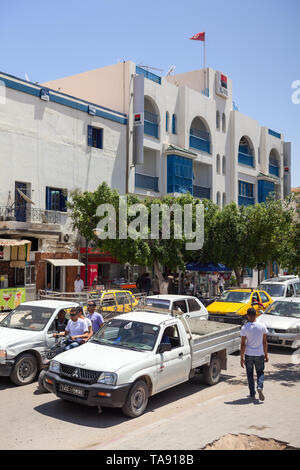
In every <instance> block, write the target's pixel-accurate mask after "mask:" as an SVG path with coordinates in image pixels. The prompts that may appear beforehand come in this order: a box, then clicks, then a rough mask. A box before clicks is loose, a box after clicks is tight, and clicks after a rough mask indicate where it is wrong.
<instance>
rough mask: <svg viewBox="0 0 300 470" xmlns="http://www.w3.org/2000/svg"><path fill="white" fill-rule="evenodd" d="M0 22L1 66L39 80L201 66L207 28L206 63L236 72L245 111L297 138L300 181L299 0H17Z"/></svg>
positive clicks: (295, 175)
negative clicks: (108, 70)
mask: <svg viewBox="0 0 300 470" xmlns="http://www.w3.org/2000/svg"><path fill="white" fill-rule="evenodd" d="M0 22H1V23H0V25H1V27H0V44H1V47H0V70H1V71H3V72H6V73H10V74H12V75H16V76H18V77H21V78H25V73H27V75H28V77H29V79H30V80H31V81H38V82H43V81H46V80H51V79H55V78H59V77H63V76H67V75H72V74H75V73H79V72H83V71H86V70H91V69H95V68H98V67H102V66H105V65H109V64H112V63H116V62H118V61H119V60H132V61H134V62H136V63H142V64H148V65H150V66H153V67H157V68H161V69H163V71H164V73H166V72H167V70H168V67H169V65H171V64H172V65H173V64H174V65H176V72H178V73H180V72H185V71H189V70H194V69H197V68H201V67H202V65H203V52H202V51H203V49H202V48H203V45H202V43H201V42H196V41H189V40H188V38H189V37H190V36H192V35H193V34H195V33H198V32H201V31H205V32H206V39H207V41H206V45H207V65H209V66H210V67H212V68H214V69H217V70H222V71H223V72H225V73H227V74H228V75H229V76H230V78H231V79H232V80H233V87H234V90H233V92H234V100H235V102H236V104H237V105H238V108H239V111H241V112H242V113H244V114H247V115H249V116H251V117H253V118H254V119H257V120H258V122H259V123H260V125H266V126H268V127H270V128H271V129H273V130H275V131H278V132H283V134H284V136H285V140H286V141H291V142H292V155H293V157H292V186H300V104H299V105H295V104H293V103H292V99H291V97H292V92H293V90H292V88H291V86H292V82H293V81H295V80H300V50H299V47H300V46H299V45H300V27H299V24H300V1H299V0H251V1H248V2H243V1H242V0H226V1H224V0H213V1H209V0H205V1H204V0H184V1H182V0H151V1H146V0H127V1H126V0H51V1H50V0H48V1H44V2H41V1H40V0H38V1H37V0H26V1H25V0H14V2H5V4H4V2H3V1H1V3H0ZM158 73H160V72H158ZM162 73H163V72H162Z"/></svg>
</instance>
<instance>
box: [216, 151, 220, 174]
mask: <svg viewBox="0 0 300 470" xmlns="http://www.w3.org/2000/svg"><path fill="white" fill-rule="evenodd" d="M220 164H221V162H220V155H219V154H218V155H217V164H216V167H217V173H218V175H219V174H220Z"/></svg>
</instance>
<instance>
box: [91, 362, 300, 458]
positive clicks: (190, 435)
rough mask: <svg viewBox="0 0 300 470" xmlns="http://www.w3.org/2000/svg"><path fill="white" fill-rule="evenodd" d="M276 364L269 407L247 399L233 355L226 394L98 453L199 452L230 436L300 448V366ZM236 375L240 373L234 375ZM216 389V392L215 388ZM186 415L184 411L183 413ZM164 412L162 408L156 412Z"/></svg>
mask: <svg viewBox="0 0 300 470" xmlns="http://www.w3.org/2000/svg"><path fill="white" fill-rule="evenodd" d="M284 359H285V360H286V362H282V358H281V362H279V363H276V356H274V355H273V356H272V359H271V361H270V362H271V363H268V365H267V368H266V383H265V395H266V399H265V401H264V402H259V401H258V400H257V401H256V402H251V401H250V400H249V399H248V398H246V397H247V395H248V388H247V386H246V384H247V381H246V374H245V372H244V370H242V369H241V368H240V367H239V357H237V356H230V358H229V360H230V369H229V370H230V376H228V377H229V378H228V379H225V381H224V382H223V383H220V384H218V385H217V387H219V386H222V389H224V394H223V395H219V396H217V397H215V398H212V399H208V400H206V401H204V402H201V403H197V404H193V406H190V407H189V408H188V409H185V407H178V413H177V414H174V415H173V416H170V418H167V419H166V418H165V417H164V419H162V420H159V421H156V422H155V423H153V424H150V425H148V426H146V427H143V428H142V429H138V430H136V431H134V432H131V433H130V435H129V436H127V437H124V438H120V439H118V440H116V441H114V442H112V443H107V444H106V445H102V446H97V447H96V448H97V449H119V450H123V449H124V450H132V449H136V450H140V449H144V450H151V449H153V450H158V449H166V450H168V449H178V450H187V449H189V450H196V449H201V448H203V447H204V446H205V445H207V444H209V443H211V442H213V441H215V440H216V439H219V438H220V437H222V436H224V435H226V434H229V433H230V434H239V433H243V434H252V435H257V436H259V437H263V438H269V439H276V440H279V441H283V442H287V443H288V444H289V445H291V446H294V447H298V448H300V407H299V396H300V366H299V365H295V364H293V363H292V362H288V361H290V360H291V356H290V355H287V356H284ZM233 371H236V372H237V374H236V376H234V374H232V372H233ZM210 389H211V390H212V388H210ZM179 410H180V411H179ZM156 412H157V413H159V409H158V410H157V411H156Z"/></svg>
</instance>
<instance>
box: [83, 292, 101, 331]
mask: <svg viewBox="0 0 300 470" xmlns="http://www.w3.org/2000/svg"><path fill="white" fill-rule="evenodd" d="M87 318H88V319H89V320H91V322H92V328H93V333H94V334H95V333H97V331H98V330H99V329H100V328H101V327H102V325H103V324H104V320H103V316H102V315H101V313H98V312H96V302H95V301H94V300H89V301H88V314H87Z"/></svg>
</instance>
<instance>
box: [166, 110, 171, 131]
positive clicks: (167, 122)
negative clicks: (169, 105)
mask: <svg viewBox="0 0 300 470" xmlns="http://www.w3.org/2000/svg"><path fill="white" fill-rule="evenodd" d="M169 120H170V114H169V112H168V111H167V112H166V132H169Z"/></svg>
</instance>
